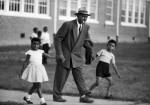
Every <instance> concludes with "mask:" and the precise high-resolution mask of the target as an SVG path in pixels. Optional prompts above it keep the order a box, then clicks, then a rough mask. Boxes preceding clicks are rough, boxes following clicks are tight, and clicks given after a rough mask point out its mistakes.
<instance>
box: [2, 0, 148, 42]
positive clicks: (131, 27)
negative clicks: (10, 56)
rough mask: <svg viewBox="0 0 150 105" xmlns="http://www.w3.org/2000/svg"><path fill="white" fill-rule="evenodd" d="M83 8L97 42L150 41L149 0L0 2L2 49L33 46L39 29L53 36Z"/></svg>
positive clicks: (30, 0) (7, 0)
mask: <svg viewBox="0 0 150 105" xmlns="http://www.w3.org/2000/svg"><path fill="white" fill-rule="evenodd" d="M79 7H86V8H87V10H88V11H89V13H91V16H90V17H89V18H88V21H87V22H88V23H89V25H90V27H91V28H90V33H91V38H92V40H93V41H94V42H106V41H107V39H108V38H118V39H119V41H120V42H132V41H137V42H147V41H148V38H149V37H150V29H149V24H150V22H149V19H150V14H149V12H150V1H149V0H0V45H10V44H29V43H30V40H29V36H30V34H31V33H32V28H33V27H35V26H36V27H39V29H41V30H42V28H43V27H44V26H48V28H49V33H50V35H53V33H55V32H56V31H57V30H58V28H59V27H60V26H61V24H62V23H63V22H64V21H67V20H72V19H74V18H75V15H74V13H75V12H76V11H77V10H78V8H79ZM24 35H25V36H24Z"/></svg>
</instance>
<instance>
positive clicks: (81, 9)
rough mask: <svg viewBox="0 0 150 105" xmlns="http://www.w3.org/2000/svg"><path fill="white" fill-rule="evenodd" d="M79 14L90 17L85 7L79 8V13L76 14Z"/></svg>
mask: <svg viewBox="0 0 150 105" xmlns="http://www.w3.org/2000/svg"><path fill="white" fill-rule="evenodd" d="M78 14H81V15H87V16H90V14H88V11H87V10H86V8H85V7H81V8H79V10H78V12H77V13H75V15H78Z"/></svg>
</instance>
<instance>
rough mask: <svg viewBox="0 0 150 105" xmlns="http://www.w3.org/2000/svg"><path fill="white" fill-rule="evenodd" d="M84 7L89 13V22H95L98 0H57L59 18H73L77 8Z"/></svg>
mask: <svg viewBox="0 0 150 105" xmlns="http://www.w3.org/2000/svg"><path fill="white" fill-rule="evenodd" d="M80 7H85V8H87V11H88V12H89V13H90V14H91V16H90V17H89V18H88V20H89V21H91V22H97V10H98V0H60V2H59V18H60V19H63V20H65V19H70V20H71V19H73V18H74V17H75V15H74V14H75V13H76V12H77V11H78V8H80Z"/></svg>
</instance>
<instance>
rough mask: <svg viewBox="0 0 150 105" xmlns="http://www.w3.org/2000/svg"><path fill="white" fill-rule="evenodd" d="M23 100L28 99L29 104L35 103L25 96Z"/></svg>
mask: <svg viewBox="0 0 150 105" xmlns="http://www.w3.org/2000/svg"><path fill="white" fill-rule="evenodd" d="M23 100H24V101H26V103H27V104H33V102H32V101H31V100H29V99H28V98H27V97H23Z"/></svg>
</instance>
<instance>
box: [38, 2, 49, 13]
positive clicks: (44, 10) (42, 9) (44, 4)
mask: <svg viewBox="0 0 150 105" xmlns="http://www.w3.org/2000/svg"><path fill="white" fill-rule="evenodd" d="M47 7H48V4H47V0H39V14H47Z"/></svg>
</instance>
